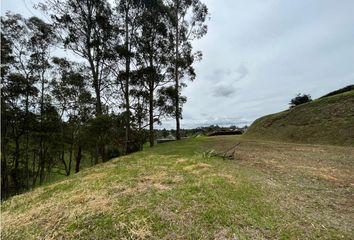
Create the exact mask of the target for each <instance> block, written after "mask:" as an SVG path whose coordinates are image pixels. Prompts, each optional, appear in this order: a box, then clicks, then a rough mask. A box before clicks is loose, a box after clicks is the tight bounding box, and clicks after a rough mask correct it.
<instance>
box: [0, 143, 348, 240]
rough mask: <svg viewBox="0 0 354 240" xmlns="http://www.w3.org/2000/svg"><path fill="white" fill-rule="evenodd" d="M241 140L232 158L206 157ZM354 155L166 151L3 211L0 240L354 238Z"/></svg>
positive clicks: (282, 147)
mask: <svg viewBox="0 0 354 240" xmlns="http://www.w3.org/2000/svg"><path fill="white" fill-rule="evenodd" d="M236 142H241V144H240V145H239V146H238V147H237V151H236V155H235V160H223V159H222V158H220V157H213V156H211V155H212V154H206V151H210V150H211V149H213V150H215V151H218V152H222V151H225V150H226V149H229V148H230V147H231V146H234V145H235V143H236ZM353 156H354V149H353V148H351V147H339V146H319V145H317V146H316V145H301V144H286V143H275V142H262V141H248V140H245V139H243V138H241V137H239V136H237V137H235V136H223V137H210V138H207V137H199V138H195V139H188V140H183V141H180V142H174V143H165V144H161V145H158V146H156V147H154V148H153V149H147V150H144V151H142V152H139V153H135V154H132V155H129V156H125V157H122V158H117V159H114V160H112V161H110V162H107V163H105V164H102V165H99V166H95V167H94V168H91V169H86V170H84V171H82V172H80V173H79V174H76V175H73V176H71V177H69V178H68V179H67V180H64V181H60V182H57V183H54V184H50V185H47V186H43V187H39V188H37V189H35V190H33V191H32V192H28V193H25V194H22V195H18V196H15V197H12V198H10V199H8V200H6V201H5V202H3V203H2V205H1V206H2V213H1V221H2V224H1V232H2V239H305V238H306V239H353V238H354V230H353V228H352V226H353V225H354V212H353V203H354V202H353V199H354V198H353V196H354V177H353V175H352V173H353V171H354V159H353Z"/></svg>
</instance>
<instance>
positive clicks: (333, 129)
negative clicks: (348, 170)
mask: <svg viewBox="0 0 354 240" xmlns="http://www.w3.org/2000/svg"><path fill="white" fill-rule="evenodd" d="M245 136H246V137H248V138H257V139H264V140H276V141H287V142H299V143H319V144H334V145H351V146H354V90H352V91H347V92H344V93H340V94H335V95H333V96H328V97H323V98H320V99H317V100H314V101H312V102H309V103H306V104H302V105H299V106H297V107H294V108H292V109H289V110H286V111H283V112H280V113H276V114H271V115H268V116H264V117H261V118H259V119H257V120H256V121H255V122H254V123H253V124H252V125H251V126H250V128H249V129H248V130H247V132H246V134H245Z"/></svg>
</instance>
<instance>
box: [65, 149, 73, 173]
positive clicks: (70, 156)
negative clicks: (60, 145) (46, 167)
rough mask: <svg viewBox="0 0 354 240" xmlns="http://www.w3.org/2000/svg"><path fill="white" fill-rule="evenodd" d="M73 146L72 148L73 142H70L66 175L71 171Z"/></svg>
mask: <svg viewBox="0 0 354 240" xmlns="http://www.w3.org/2000/svg"><path fill="white" fill-rule="evenodd" d="M73 148H74V144H73V143H71V145H70V155H69V164H68V172H67V173H66V175H67V176H69V175H70V173H71V163H72V159H73Z"/></svg>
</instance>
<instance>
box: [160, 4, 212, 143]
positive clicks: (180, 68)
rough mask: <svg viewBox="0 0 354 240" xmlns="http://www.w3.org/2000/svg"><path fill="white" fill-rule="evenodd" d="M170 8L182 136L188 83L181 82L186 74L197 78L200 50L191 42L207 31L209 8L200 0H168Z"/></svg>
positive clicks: (176, 109) (178, 117)
mask: <svg viewBox="0 0 354 240" xmlns="http://www.w3.org/2000/svg"><path fill="white" fill-rule="evenodd" d="M165 2H166V4H167V5H168V6H169V8H170V16H171V25H170V31H171V34H172V35H173V44H174V52H175V54H174V58H173V61H171V62H172V63H173V67H172V69H173V77H174V82H175V84H174V85H175V94H174V105H175V113H174V116H175V118H176V138H177V140H180V139H181V134H180V118H181V116H182V115H181V111H182V109H181V102H182V101H181V96H180V94H181V88H182V87H184V86H186V85H185V83H181V81H182V80H183V78H187V77H189V78H190V79H191V80H193V79H194V78H195V73H194V69H193V66H192V64H193V62H194V60H196V59H200V58H201V53H200V52H196V53H193V52H192V44H191V42H192V41H193V40H195V39H199V38H201V37H203V36H204V35H205V34H206V33H207V25H206V24H205V21H206V19H207V17H208V8H207V6H206V5H205V4H204V3H202V2H201V1H200V0H166V1H165Z"/></svg>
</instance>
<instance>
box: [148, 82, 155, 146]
mask: <svg viewBox="0 0 354 240" xmlns="http://www.w3.org/2000/svg"><path fill="white" fill-rule="evenodd" d="M149 90H150V93H149V139H150V147H153V146H154V144H155V139H154V92H153V91H154V90H153V89H152V88H151V87H150V89H149Z"/></svg>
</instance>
